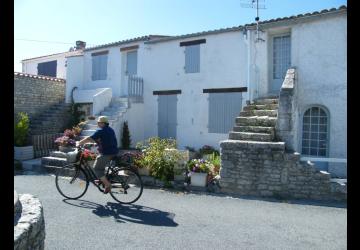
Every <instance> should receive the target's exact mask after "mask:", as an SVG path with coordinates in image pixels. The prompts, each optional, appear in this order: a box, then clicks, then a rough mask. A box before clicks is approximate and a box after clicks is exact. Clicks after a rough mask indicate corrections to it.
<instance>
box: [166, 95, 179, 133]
mask: <svg viewBox="0 0 360 250" xmlns="http://www.w3.org/2000/svg"><path fill="white" fill-rule="evenodd" d="M176 105H177V95H168V96H167V112H168V114H167V124H168V134H167V137H168V138H173V139H176V126H177V107H176Z"/></svg>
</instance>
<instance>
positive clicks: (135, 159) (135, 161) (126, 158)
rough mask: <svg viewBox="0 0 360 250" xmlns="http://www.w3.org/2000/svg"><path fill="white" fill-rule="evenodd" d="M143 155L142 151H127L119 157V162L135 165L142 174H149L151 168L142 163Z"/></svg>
mask: <svg viewBox="0 0 360 250" xmlns="http://www.w3.org/2000/svg"><path fill="white" fill-rule="evenodd" d="M142 157H143V154H142V152H141V151H130V152H125V153H123V154H122V155H121V156H120V157H119V159H120V162H119V164H120V165H127V166H132V167H135V168H136V170H137V171H138V173H139V174H140V175H149V174H150V172H149V168H147V167H146V166H145V165H143V164H142V161H141V159H142Z"/></svg>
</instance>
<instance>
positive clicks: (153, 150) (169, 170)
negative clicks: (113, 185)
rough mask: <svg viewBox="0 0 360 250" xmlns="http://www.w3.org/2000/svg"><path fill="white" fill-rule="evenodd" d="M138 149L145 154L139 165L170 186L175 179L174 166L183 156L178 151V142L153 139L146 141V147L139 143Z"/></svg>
mask: <svg viewBox="0 0 360 250" xmlns="http://www.w3.org/2000/svg"><path fill="white" fill-rule="evenodd" d="M136 147H137V148H139V149H142V152H143V156H142V157H141V159H140V160H138V161H137V162H138V164H140V165H142V167H148V168H149V169H150V175H152V176H154V177H155V178H156V179H159V180H161V181H164V183H165V185H166V186H169V184H170V181H171V180H173V179H174V166H175V164H176V163H177V162H178V161H179V159H180V158H181V154H180V153H179V151H178V150H176V140H172V139H161V138H159V137H152V138H150V139H148V140H147V141H146V145H145V144H142V143H138V144H137V146H136Z"/></svg>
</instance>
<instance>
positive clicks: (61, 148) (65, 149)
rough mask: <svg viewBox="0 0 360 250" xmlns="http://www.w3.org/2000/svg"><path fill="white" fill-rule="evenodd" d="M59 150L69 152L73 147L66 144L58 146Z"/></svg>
mask: <svg viewBox="0 0 360 250" xmlns="http://www.w3.org/2000/svg"><path fill="white" fill-rule="evenodd" d="M59 151H60V152H64V153H69V152H71V151H73V148H72V147H68V146H59Z"/></svg>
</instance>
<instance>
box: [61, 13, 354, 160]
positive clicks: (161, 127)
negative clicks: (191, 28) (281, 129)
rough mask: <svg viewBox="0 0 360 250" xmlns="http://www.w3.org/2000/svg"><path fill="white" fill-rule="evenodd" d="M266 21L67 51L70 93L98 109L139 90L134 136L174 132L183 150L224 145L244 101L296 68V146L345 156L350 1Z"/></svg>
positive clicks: (131, 116) (129, 116)
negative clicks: (79, 52) (347, 4)
mask: <svg viewBox="0 0 360 250" xmlns="http://www.w3.org/2000/svg"><path fill="white" fill-rule="evenodd" d="M259 27H260V32H259V34H257V31H256V24H255V23H252V24H247V25H243V26H238V27H233V28H227V29H220V30H213V31H207V32H200V33H195V34H187V35H181V36H174V37H161V36H146V37H141V38H136V39H131V40H126V41H121V42H117V43H113V44H107V45H103V46H97V47H95V48H90V49H85V50H84V52H83V54H82V55H77V56H71V57H68V67H67V90H66V100H67V102H70V101H71V93H72V90H73V88H74V87H77V90H76V92H74V93H75V94H74V97H75V101H76V102H81V103H91V104H92V105H93V108H92V111H93V114H95V115H97V114H99V113H100V112H101V111H102V110H103V109H104V108H106V107H107V106H108V105H109V104H110V101H111V98H114V97H129V96H141V100H142V102H131V105H130V107H128V108H127V111H126V115H125V116H124V117H123V120H128V121H129V128H130V132H131V133H132V135H133V138H135V139H134V140H133V143H135V142H136V141H140V140H144V139H146V138H149V137H152V136H160V137H175V138H176V139H177V141H178V145H179V147H180V148H183V147H185V146H191V147H195V148H199V147H201V146H203V145H205V144H207V145H212V146H214V147H216V148H218V147H219V141H221V140H225V139H227V138H228V132H229V131H230V130H231V128H232V126H233V125H234V120H235V117H236V116H238V114H239V112H240V111H241V109H242V107H243V106H244V105H245V103H246V101H252V100H253V99H256V98H258V97H265V96H274V95H275V96H278V95H279V91H280V88H281V85H282V82H283V80H284V76H285V72H286V71H287V69H289V68H295V69H296V72H297V76H296V77H297V79H296V97H295V98H296V99H297V107H296V108H295V113H294V115H295V118H294V119H293V124H292V127H293V128H294V130H295V131H296V133H295V134H294V138H293V145H291V148H293V149H294V150H296V151H298V152H300V153H302V154H303V155H306V156H317V157H327V158H346V154H347V148H346V144H347V140H346V137H347V123H346V119H347V109H346V89H347V76H346V70H347V56H346V55H347V45H346V44H347V40H346V39H347V38H346V37H347V33H346V32H347V9H346V7H345V6H342V7H340V8H338V9H335V8H333V9H331V10H322V11H320V12H314V13H307V14H304V15H297V16H292V17H286V18H278V19H276V20H269V21H263V22H260V26H259ZM131 76H132V77H131ZM129 88H130V89H129ZM319 108H320V109H319ZM310 110H311V112H310ZM315 113H319V114H321V115H320V116H319V115H316V114H315ZM314 115H316V116H314ZM307 120H309V121H312V123H311V124H309V125H307V124H308V123H306V122H307ZM315 128H316V129H317V130H316V131H315V130H314V129H315ZM312 134H313V135H314V136H316V138H317V139H316V140H311V139H312V138H313V137H312V136H313V135H312ZM307 136H309V138H307ZM323 136H324V138H320V137H323ZM319 138H320V139H319ZM118 139H119V138H118ZM310 144H311V145H310ZM320 144H321V145H320Z"/></svg>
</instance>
